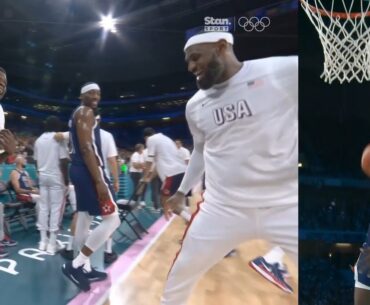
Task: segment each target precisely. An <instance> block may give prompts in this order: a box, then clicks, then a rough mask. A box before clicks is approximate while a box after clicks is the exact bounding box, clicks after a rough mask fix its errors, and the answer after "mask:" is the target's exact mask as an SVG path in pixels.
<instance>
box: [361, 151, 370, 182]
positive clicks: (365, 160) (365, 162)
mask: <svg viewBox="0 0 370 305" xmlns="http://www.w3.org/2000/svg"><path fill="white" fill-rule="evenodd" d="M361 168H362V171H363V172H364V173H365V175H366V176H368V177H370V144H369V145H367V146H366V147H365V149H364V151H363V153H362V158H361Z"/></svg>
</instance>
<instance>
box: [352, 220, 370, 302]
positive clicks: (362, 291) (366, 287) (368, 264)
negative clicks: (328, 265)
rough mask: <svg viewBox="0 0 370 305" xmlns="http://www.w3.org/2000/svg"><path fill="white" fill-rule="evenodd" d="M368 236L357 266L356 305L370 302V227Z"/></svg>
mask: <svg viewBox="0 0 370 305" xmlns="http://www.w3.org/2000/svg"><path fill="white" fill-rule="evenodd" d="M367 234H368V237H367V242H366V243H364V245H363V247H362V248H361V254H360V257H359V258H358V261H357V263H356V266H355V305H368V304H369V300H370V247H369V242H370V226H369V230H368V233H367Z"/></svg>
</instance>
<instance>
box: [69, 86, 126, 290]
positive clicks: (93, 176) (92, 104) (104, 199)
mask: <svg viewBox="0 0 370 305" xmlns="http://www.w3.org/2000/svg"><path fill="white" fill-rule="evenodd" d="M80 99H81V106H80V107H78V108H77V109H76V110H75V111H74V112H73V114H72V117H71V120H70V122H69V126H70V135H71V139H70V140H71V142H72V153H71V159H72V164H71V168H70V178H71V180H72V183H73V185H74V187H75V191H76V197H77V210H78V217H77V225H76V236H86V237H87V238H86V242H85V243H84V245H83V247H82V249H81V251H80V252H79V254H78V255H77V257H76V258H75V259H74V260H73V261H72V262H68V263H66V264H64V265H63V267H62V270H63V273H64V274H65V275H66V276H67V277H68V278H69V279H70V280H71V281H72V282H73V283H75V284H76V286H77V287H79V288H80V289H81V290H83V291H88V290H90V280H92V279H94V280H103V279H105V278H106V277H107V274H106V273H104V272H98V271H96V270H94V269H93V268H91V264H90V260H89V257H90V255H91V254H92V253H93V252H94V251H96V250H97V249H98V248H100V246H102V245H103V244H104V243H105V242H106V241H107V240H108V238H109V237H110V236H111V235H112V234H113V232H114V231H115V230H116V228H117V227H118V226H119V225H120V220H119V217H118V209H117V205H116V203H115V202H114V196H113V194H114V192H113V190H112V188H111V185H110V182H109V179H108V177H106V174H105V171H104V163H103V156H102V152H101V138H100V132H99V125H98V123H97V121H96V118H95V116H96V111H97V107H98V105H99V102H100V87H99V86H98V85H97V84H96V83H87V84H85V85H83V86H82V88H81V95H80ZM93 216H101V217H102V221H101V223H100V224H99V225H98V226H97V227H96V228H95V229H94V230H93V231H92V232H91V233H90V234H89V228H90V224H91V221H92V217H93Z"/></svg>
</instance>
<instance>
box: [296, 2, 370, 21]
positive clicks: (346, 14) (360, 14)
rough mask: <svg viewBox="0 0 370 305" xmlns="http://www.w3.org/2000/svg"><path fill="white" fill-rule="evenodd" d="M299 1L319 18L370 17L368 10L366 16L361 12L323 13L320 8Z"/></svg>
mask: <svg viewBox="0 0 370 305" xmlns="http://www.w3.org/2000/svg"><path fill="white" fill-rule="evenodd" d="M300 1H301V2H302V3H303V5H305V6H308V7H309V8H310V10H311V11H313V12H314V13H319V14H320V15H321V16H327V17H337V18H339V19H348V18H349V19H356V18H358V17H362V16H365V17H370V10H369V11H368V12H367V13H366V14H364V13H362V12H357V13H344V12H328V11H325V10H323V9H321V8H317V7H315V6H313V5H311V4H309V3H308V2H306V1H305V0H300Z"/></svg>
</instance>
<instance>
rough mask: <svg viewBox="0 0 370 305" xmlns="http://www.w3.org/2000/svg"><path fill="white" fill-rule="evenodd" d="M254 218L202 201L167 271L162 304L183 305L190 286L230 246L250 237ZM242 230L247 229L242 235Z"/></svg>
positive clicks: (230, 247)
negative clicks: (241, 215)
mask: <svg viewBox="0 0 370 305" xmlns="http://www.w3.org/2000/svg"><path fill="white" fill-rule="evenodd" d="M252 224H254V220H253V219H252V218H250V219H248V218H245V217H240V218H238V217H235V215H234V214H232V213H229V214H227V213H223V212H220V211H219V210H218V208H217V207H216V208H215V207H212V205H211V204H207V203H203V204H201V205H200V210H199V211H198V212H196V213H195V214H194V216H193V220H192V222H191V224H190V226H189V227H188V229H187V231H186V233H185V237H184V239H183V243H182V246H181V249H180V251H179V252H178V254H177V256H176V258H175V261H174V263H173V266H172V268H171V270H170V272H169V274H168V279H167V283H166V285H165V289H164V293H163V298H162V303H161V304H162V305H185V304H186V301H187V299H188V297H189V295H190V293H191V290H192V288H193V286H194V285H195V284H196V282H197V281H198V280H199V279H200V277H201V276H202V275H203V274H204V273H206V272H207V271H208V270H209V269H210V268H211V267H212V266H214V265H215V264H216V263H217V262H219V261H220V260H221V259H222V258H223V257H224V256H225V255H226V254H227V253H228V252H229V251H230V250H231V249H233V248H234V247H236V246H237V245H238V244H240V243H241V242H242V241H244V240H245V239H248V235H247V234H249V238H250V237H252V236H251V234H253V233H254V232H255V231H254V230H253V229H252ZM246 232H248V233H247V234H246Z"/></svg>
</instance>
